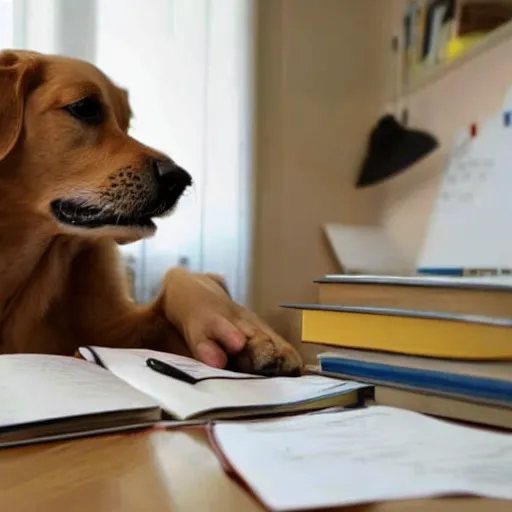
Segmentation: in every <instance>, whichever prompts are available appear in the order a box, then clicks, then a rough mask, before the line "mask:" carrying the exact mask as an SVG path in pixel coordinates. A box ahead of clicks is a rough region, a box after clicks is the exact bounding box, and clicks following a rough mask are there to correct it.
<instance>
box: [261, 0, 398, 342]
mask: <svg viewBox="0 0 512 512" xmlns="http://www.w3.org/2000/svg"><path fill="white" fill-rule="evenodd" d="M384 4H386V5H384ZM258 7H259V9H258V77H259V78H258V89H257V90H258V93H257V112H258V114H257V146H256V148H257V149H256V176H257V182H256V191H257V192H256V193H257V200H256V209H255V221H256V223H255V252H254V262H255V265H254V271H253V289H252V298H253V301H252V304H253V307H254V309H255V310H256V311H257V312H258V313H259V314H261V315H262V316H263V317H264V318H266V319H267V320H269V321H270V322H271V323H272V325H273V326H274V327H276V328H277V329H278V330H279V331H280V332H281V333H283V334H284V335H285V336H287V337H288V338H289V339H291V340H292V341H295V340H297V339H298V336H299V333H298V326H297V317H296V315H294V314H291V313H289V312H287V311H284V310H282V309H280V308H279V304H280V303H282V302H312V301H315V300H316V294H315V287H314V285H313V283H312V280H313V279H314V278H317V277H320V276H321V275H323V274H325V273H328V272H336V271H337V270H338V268H337V266H336V264H335V260H334V258H333V256H332V255H331V253H330V250H329V248H328V246H327V243H326V241H325V240H324V237H323V232H322V224H323V223H325V222H343V223H350V224H366V223H370V224H371V223H374V222H377V214H378V211H379V195H378V193H377V192H376V191H374V190H367V191H360V190H356V189H355V188H354V186H353V183H354V181H355V178H356V174H357V169H358V166H359V164H360V161H361V158H362V155H363V152H364V149H365V146H366V139H367V135H368V133H369V130H370V128H371V126H372V125H373V123H375V121H376V120H377V117H378V114H379V113H380V111H381V108H382V104H383V101H384V98H385V96H386V94H387V91H386V87H385V86H383V84H384V83H385V82H386V80H387V76H388V73H389V71H388V67H387V66H388V54H389V48H390V37H389V36H390V31H389V24H387V23H386V22H385V21H386V20H388V18H389V16H390V14H389V11H388V9H389V7H390V4H389V3H388V2H376V1H375V0H358V1H357V2H355V1H353V0H260V1H259V2H258ZM363 27H364V28H363Z"/></svg>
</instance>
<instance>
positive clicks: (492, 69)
mask: <svg viewBox="0 0 512 512" xmlns="http://www.w3.org/2000/svg"><path fill="white" fill-rule="evenodd" d="M511 52H512V37H509V39H508V40H505V41H503V42H502V43H501V44H499V45H497V46H495V47H493V48H492V49H490V50H489V51H487V52H485V53H481V54H479V55H477V56H476V57H474V58H472V59H471V60H468V61H467V62H464V63H463V64H461V65H460V67H457V68H456V69H455V70H453V71H452V72H451V73H448V74H446V75H444V76H442V77H440V78H438V79H437V80H436V81H434V82H433V83H430V84H428V85H426V86H425V87H423V88H421V89H419V90H418V91H417V92H415V93H414V94H412V95H411V96H410V97H409V98H408V99H407V100H406V101H405V104H406V105H407V106H408V108H409V111H410V120H411V126H418V127H421V128H424V129H427V130H430V131H432V132H433V133H434V134H435V135H436V136H437V137H438V138H439V140H440V143H441V147H440V148H439V149H438V150H437V151H436V152H435V153H433V154H432V155H430V156H429V157H428V158H426V159H425V160H424V161H422V162H420V163H418V164H417V165H416V166H414V167H412V168H411V169H408V170H407V171H406V172H405V173H404V174H403V175H401V176H397V177H396V178H394V179H393V180H390V181H389V182H388V183H386V184H383V185H382V186H379V187H378V193H379V194H381V197H382V210H381V218H382V223H383V225H384V226H385V227H386V229H387V230H388V232H389V233H390V234H391V236H392V237H393V238H394V239H395V240H396V241H397V243H398V245H399V246H400V247H401V249H402V251H403V253H404V255H405V256H406V257H407V258H408V259H409V260H410V261H411V262H414V261H415V260H416V257H417V255H418V253H419V251H420V250H421V244H422V241H423V237H424V235H425V231H426V228H427V224H428V219H429V214H430V211H431V208H432V206H433V201H434V199H435V195H436V192H437V189H438V186H439V181H440V177H441V175H442V173H443V170H444V168H445V165H446V162H447V157H448V152H449V150H450V147H451V142H452V137H453V135H454V133H455V132H456V131H458V130H460V129H461V128H463V127H465V126H467V127H469V125H470V124H471V123H473V122H478V121H479V120H482V119H484V118H486V117H487V116H489V115H490V114H492V113H493V112H494V111H495V110H496V109H498V108H499V107H500V106H501V104H502V101H503V99H504V95H505V93H506V92H507V91H508V89H509V87H510V86H512V61H511V59H510V54H511Z"/></svg>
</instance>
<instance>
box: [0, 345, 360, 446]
mask: <svg viewBox="0 0 512 512" xmlns="http://www.w3.org/2000/svg"><path fill="white" fill-rule="evenodd" d="M80 355H81V356H82V358H83V359H79V358H72V357H62V356H52V355H42V354H16V355H3V356H0V375H2V379H1V381H0V447H5V446H12V445H19V444H28V443H33V442H37V441H45V440H50V439H62V438H69V437H78V436H83V435H91V434H95V433H102V432H113V431H119V430H128V429H134V428H137V427H145V426H146V427H147V426H150V425H152V424H155V423H156V422H158V421H159V420H161V419H162V418H173V419H177V420H187V419H198V420H205V421H206V420H210V419H218V418H237V417H244V416H263V415H273V414H281V413H283V414H284V413H287V412H295V411H301V410H309V409H320V408H324V407H330V406H334V405H352V404H354V403H356V402H357V401H358V398H359V390H360V389H362V388H364V387H367V386H365V385H364V384H359V383H355V382H347V381H341V380H338V379H332V378H329V377H323V376H315V375H307V376H303V377H277V378H266V377H258V376H254V375H248V374H241V373H234V372H229V371H226V370H218V369H215V368H211V367H209V366H206V365H204V364H202V363H200V362H198V361H195V360H193V359H189V358H186V357H181V356H175V355H170V354H163V353H160V352H154V351H150V350H131V349H108V348H100V347H87V348H81V349H80ZM148 358H156V359H158V360H159V361H164V362H165V363H167V364H169V365H171V366H172V367H173V368H177V369H179V370H181V371H182V372H184V373H185V374H187V375H188V376H189V377H190V378H191V379H192V378H193V379H194V380H195V383H190V382H185V381H183V380H178V379H176V378H171V377H168V376H166V375H162V374H160V373H157V372H156V371H154V370H152V369H151V368H149V367H148V366H147V363H146V361H147V359H148ZM91 363H92V364H91ZM191 379H189V380H191Z"/></svg>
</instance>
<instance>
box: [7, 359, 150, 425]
mask: <svg viewBox="0 0 512 512" xmlns="http://www.w3.org/2000/svg"><path fill="white" fill-rule="evenodd" d="M157 406H158V404H157V403H156V402H155V400H154V399H152V398H150V397H148V396H146V395H144V394H142V393H140V392H139V391H137V390H136V389H133V388H131V387H130V386H128V385H127V384H126V383H125V382H123V381H122V380H120V379H118V378H117V377H115V376H114V375H112V374H111V373H109V372H108V371H106V370H104V369H103V368H100V367H98V366H95V365H92V364H89V363H87V362H85V361H81V360H79V359H76V358H72V357H62V356H52V355H42V354H14V355H2V356H0V428H2V427H9V426H14V425H20V424H23V423H30V422H37V421H42V420H48V419H57V418H65V417H69V416H75V415H77V416H81V415H86V414H95V413H102V412H112V411H122V410H131V409H146V408H152V407H157Z"/></svg>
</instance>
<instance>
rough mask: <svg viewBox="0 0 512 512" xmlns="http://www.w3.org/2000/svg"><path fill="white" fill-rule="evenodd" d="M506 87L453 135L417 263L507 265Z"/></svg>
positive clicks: (510, 108) (510, 185)
mask: <svg viewBox="0 0 512 512" xmlns="http://www.w3.org/2000/svg"><path fill="white" fill-rule="evenodd" d="M511 224H512V89H511V90H510V91H509V92H508V93H507V95H506V97H505V99H504V102H503V107H502V108H501V109H500V110H499V111H498V112H496V113H495V114H494V115H492V116H491V117H489V118H488V119H486V120H484V121H483V122H480V123H478V124H477V125H476V135H475V136H473V134H472V133H471V127H466V128H464V129H463V130H461V131H459V133H457V134H456V135H455V137H454V141H453V145H452V148H451V151H450V156H449V159H448V165H447V168H446V170H445V173H444V175H443V178H442V181H441V185H440V188H439V191H438V194H437V197H436V200H435V204H434V207H433V211H432V214H431V218H430V222H429V225H428V229H427V233H426V237H425V240H424V245H423V250H422V253H421V255H420V258H419V262H418V266H419V267H429V268H447V267H452V268H453V267H456V268H463V269H486V268H492V269H510V268H512V229H511Z"/></svg>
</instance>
